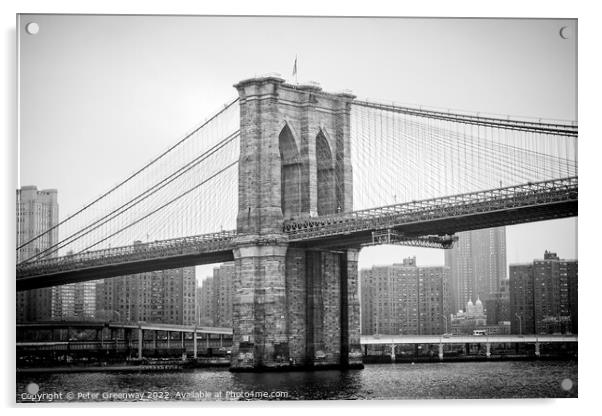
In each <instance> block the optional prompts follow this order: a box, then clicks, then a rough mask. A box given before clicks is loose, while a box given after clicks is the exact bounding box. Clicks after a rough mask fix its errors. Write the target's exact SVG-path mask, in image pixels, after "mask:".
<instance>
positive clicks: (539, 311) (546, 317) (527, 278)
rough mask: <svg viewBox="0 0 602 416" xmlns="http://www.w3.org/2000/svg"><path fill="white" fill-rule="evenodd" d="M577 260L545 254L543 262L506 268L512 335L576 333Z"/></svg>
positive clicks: (537, 260)
mask: <svg viewBox="0 0 602 416" xmlns="http://www.w3.org/2000/svg"><path fill="white" fill-rule="evenodd" d="M577 269H578V267H577V260H564V259H560V258H559V257H558V255H557V254H556V253H552V252H549V251H546V252H545V253H544V258H543V259H536V260H534V261H533V263H530V264H512V265H510V319H511V322H512V333H514V334H518V333H523V334H533V333H535V334H550V333H577V330H578V326H577V308H578V303H577V275H578V270H577Z"/></svg>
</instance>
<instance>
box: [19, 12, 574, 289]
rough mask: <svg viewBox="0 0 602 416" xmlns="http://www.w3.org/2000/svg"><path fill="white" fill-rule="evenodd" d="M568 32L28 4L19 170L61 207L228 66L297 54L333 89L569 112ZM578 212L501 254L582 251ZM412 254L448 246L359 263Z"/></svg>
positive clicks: (193, 106) (167, 135)
mask: <svg viewBox="0 0 602 416" xmlns="http://www.w3.org/2000/svg"><path fill="white" fill-rule="evenodd" d="M32 21H35V22H36V23H38V24H39V27H40V30H39V33H38V34H36V35H29V34H27V33H25V31H24V27H25V25H26V24H27V23H29V22H32ZM563 26H564V27H567V30H566V32H565V33H567V34H569V38H568V39H563V38H562V37H561V36H560V34H559V31H560V29H561V28H562V27H563ZM576 34H577V27H576V22H575V21H574V20H533V19H523V20H516V19H515V20H499V19H498V20H495V19H489V20H487V19H469V20H468V19H466V20H461V19H398V18H386V19H383V18H379V19H376V18H373V19H366V18H354V19H333V18H247V17H245V18H233V17H223V18H217V17H156V16H155V17H148V16H144V17H143V16H140V17H131V16H129V17H126V16H122V17H116V16H60V15H43V16H36V15H23V16H22V18H21V21H20V28H19V37H20V99H21V107H20V129H21V137H20V185H37V186H38V188H56V189H58V190H59V203H60V213H61V217H62V218H64V217H65V216H66V215H68V214H70V213H72V212H73V211H75V210H76V209H77V208H79V207H80V206H82V205H83V204H84V203H85V202H87V201H90V200H91V199H93V198H94V197H96V196H98V195H99V194H101V193H102V192H103V191H105V190H106V189H107V188H109V187H110V186H111V185H113V184H115V183H117V182H119V181H120V180H121V179H123V178H124V177H125V176H126V175H128V174H129V173H131V172H132V171H133V170H135V169H136V168H138V167H140V166H141V165H143V164H144V163H145V162H147V161H148V160H150V159H151V158H152V157H153V156H155V155H156V154H158V153H159V152H160V151H162V150H164V149H165V148H166V147H168V146H169V145H170V144H171V143H173V142H174V141H175V140H177V139H178V138H179V137H180V136H182V134H183V133H185V132H187V131H189V130H190V128H191V127H192V126H194V125H196V124H198V123H199V122H200V121H201V120H203V119H204V118H206V117H207V116H208V115H210V114H211V113H212V112H214V111H215V110H216V109H217V108H219V107H220V105H222V104H224V103H226V102H228V101H229V100H231V99H232V98H233V97H235V90H234V88H232V85H233V84H234V83H236V82H237V81H239V80H241V79H245V78H248V77H251V76H254V75H256V74H265V73H268V72H278V73H281V74H282V75H283V76H284V77H285V78H289V79H290V78H291V70H292V64H293V61H294V59H295V56H298V73H299V81H300V82H302V81H307V80H315V81H318V82H319V83H320V84H321V85H322V87H323V88H324V89H325V90H328V91H337V90H342V89H350V90H352V91H353V92H354V93H355V94H356V95H358V96H359V97H360V98H369V99H372V100H387V101H396V102H400V103H408V104H420V105H425V106H434V107H440V108H446V109H447V108H449V109H462V110H474V111H479V112H482V113H496V114H510V115H514V116H530V117H537V118H547V119H563V120H575V119H576V117H577V108H576V91H577V90H576V88H577V85H576V81H577V80H576V57H577V36H576ZM576 222H577V221H576V219H567V220H559V221H552V222H544V223H533V224H525V225H520V226H513V227H508V229H507V254H508V256H507V257H508V262H509V263H512V262H526V261H530V260H532V259H533V258H536V257H542V255H543V251H544V250H545V249H550V250H553V251H557V252H558V254H559V255H560V256H561V257H564V258H576V257H577V246H576V241H577V240H576V234H577V230H576ZM410 255H416V256H417V261H418V264H419V265H436V264H443V252H442V251H441V250H427V249H415V248H405V247H378V248H371V249H365V250H363V251H362V254H361V256H360V266H361V267H369V266H370V265H372V264H390V263H393V262H399V261H401V260H402V259H403V257H406V256H410ZM210 268H211V266H209V267H203V268H199V277H204V276H205V275H206V274H207V273H209V272H210V271H209V270H210Z"/></svg>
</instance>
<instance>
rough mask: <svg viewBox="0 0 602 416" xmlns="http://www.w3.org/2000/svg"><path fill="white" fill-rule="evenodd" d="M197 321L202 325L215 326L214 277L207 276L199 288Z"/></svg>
mask: <svg viewBox="0 0 602 416" xmlns="http://www.w3.org/2000/svg"><path fill="white" fill-rule="evenodd" d="M197 305H198V307H197V310H198V319H197V323H198V324H199V325H201V326H215V321H214V319H215V310H214V306H213V277H207V278H206V279H205V280H203V282H202V283H201V286H199V287H198V288H197Z"/></svg>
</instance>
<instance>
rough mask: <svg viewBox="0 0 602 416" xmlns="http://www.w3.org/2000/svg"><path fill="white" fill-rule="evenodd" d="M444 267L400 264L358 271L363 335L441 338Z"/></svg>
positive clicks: (444, 314) (408, 261) (413, 260)
mask: <svg viewBox="0 0 602 416" xmlns="http://www.w3.org/2000/svg"><path fill="white" fill-rule="evenodd" d="M448 275H449V269H448V268H447V267H417V266H416V258H415V257H413V258H407V259H404V261H403V263H402V264H393V265H391V266H374V267H372V268H371V269H363V270H361V271H360V297H361V302H360V306H361V325H362V334H364V335H371V334H391V335H396V334H421V335H426V334H441V333H443V332H444V331H445V319H446V317H447V316H448V315H449V309H448V302H447V297H448Z"/></svg>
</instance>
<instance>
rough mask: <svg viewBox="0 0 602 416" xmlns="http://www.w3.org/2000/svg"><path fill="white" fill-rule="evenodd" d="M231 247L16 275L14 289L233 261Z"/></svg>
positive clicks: (27, 288) (36, 287) (19, 289)
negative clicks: (45, 272)
mask: <svg viewBox="0 0 602 416" xmlns="http://www.w3.org/2000/svg"><path fill="white" fill-rule="evenodd" d="M233 260H234V256H233V254H232V250H221V251H216V252H211V253H201V254H194V255H192V254H189V255H184V256H171V257H161V258H155V259H146V260H139V261H134V262H129V261H126V262H119V263H113V264H109V265H103V266H97V267H87V268H79V269H73V270H68V271H62V272H56V273H48V274H43V275H35V276H27V277H17V291H21V290H29V289H38V288H42V287H49V286H58V285H64V284H68V283H78V282H86V281H90V280H96V279H106V278H110V277H117V276H127V275H131V274H137V273H146V272H152V271H156V270H168V269H177V268H182V267H191V266H198V265H202V264H212V263H223V262H226V261H233Z"/></svg>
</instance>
